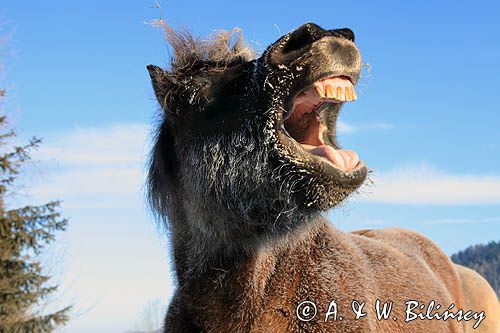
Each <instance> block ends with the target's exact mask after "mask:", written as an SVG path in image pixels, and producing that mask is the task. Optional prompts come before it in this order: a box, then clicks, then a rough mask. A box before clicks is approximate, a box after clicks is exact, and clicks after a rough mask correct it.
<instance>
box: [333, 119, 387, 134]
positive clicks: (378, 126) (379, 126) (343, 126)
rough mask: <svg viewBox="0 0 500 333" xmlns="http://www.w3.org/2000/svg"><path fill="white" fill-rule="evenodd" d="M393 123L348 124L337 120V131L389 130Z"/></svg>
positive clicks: (345, 132)
mask: <svg viewBox="0 0 500 333" xmlns="http://www.w3.org/2000/svg"><path fill="white" fill-rule="evenodd" d="M393 128H394V125H392V124H388V123H372V124H361V125H349V124H347V123H345V122H343V121H340V120H339V121H337V131H338V132H339V133H343V134H351V133H356V132H359V131H365V130H390V129H393Z"/></svg>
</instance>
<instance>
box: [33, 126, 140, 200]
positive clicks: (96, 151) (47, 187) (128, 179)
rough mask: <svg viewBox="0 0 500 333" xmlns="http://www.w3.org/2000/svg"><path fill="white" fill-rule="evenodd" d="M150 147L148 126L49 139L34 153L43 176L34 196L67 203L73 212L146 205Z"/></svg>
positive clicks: (84, 131) (80, 132)
mask: <svg viewBox="0 0 500 333" xmlns="http://www.w3.org/2000/svg"><path fill="white" fill-rule="evenodd" d="M147 145H148V127H147V126H146V125H143V124H122V125H112V126H108V127H102V128H79V129H76V130H74V131H71V132H64V133H58V134H56V135H51V136H48V137H45V138H44V142H43V143H42V145H41V147H40V149H39V150H38V151H37V152H36V153H35V154H33V159H34V160H35V161H39V162H40V163H39V164H38V165H37V169H36V170H37V173H38V174H40V177H37V178H39V179H38V181H35V182H34V186H32V187H31V190H30V193H31V194H32V195H33V196H35V197H36V198H38V199H40V200H43V201H47V200H52V199H56V198H60V199H63V200H64V206H65V207H71V208H78V207H80V208H82V207H87V208H88V207H96V208H103V207H104V208H105V207H106V205H109V204H113V205H114V206H115V205H116V204H117V203H118V204H119V203H120V202H122V204H126V203H125V202H124V198H128V199H130V200H142V198H141V197H142V188H143V184H144V178H145V176H144V174H145V172H144V170H145V163H146V156H147Z"/></svg>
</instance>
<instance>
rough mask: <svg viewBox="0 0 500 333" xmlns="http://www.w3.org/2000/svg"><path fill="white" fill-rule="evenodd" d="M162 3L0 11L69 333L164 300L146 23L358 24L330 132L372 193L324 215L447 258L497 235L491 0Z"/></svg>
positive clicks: (499, 177)
mask: <svg viewBox="0 0 500 333" xmlns="http://www.w3.org/2000/svg"><path fill="white" fill-rule="evenodd" d="M160 4H161V9H158V8H155V7H156V6H155V3H154V1H149V0H140V1H128V2H125V1H96V0H88V1H43V2H42V1H14V0H6V1H5V0H4V1H2V4H1V5H0V21H3V25H2V26H1V29H2V30H1V31H2V32H3V34H4V35H6V34H9V33H11V35H10V38H9V41H8V44H7V49H6V50H5V52H4V65H5V68H4V72H3V73H2V77H1V79H0V80H1V81H0V82H1V83H2V86H5V87H6V88H7V89H8V98H7V100H6V102H5V103H4V107H5V108H6V110H7V111H8V113H9V116H10V119H11V123H12V124H13V125H14V126H15V127H17V129H18V131H19V133H20V137H21V138H28V137H30V136H32V135H37V136H40V137H43V138H44V144H43V146H42V147H41V148H40V150H39V151H38V152H37V153H36V155H35V159H36V160H38V161H40V163H39V164H38V165H36V166H32V167H31V168H28V169H27V170H26V175H25V177H24V178H23V183H24V186H23V187H22V188H23V189H24V192H25V193H23V194H22V195H20V196H18V197H17V198H16V199H15V200H17V202H19V203H21V202H40V203H41V202H44V201H46V200H50V199H57V198H59V199H62V200H63V201H64V203H63V213H64V215H65V216H67V217H69V218H70V228H69V230H68V231H67V232H66V233H64V234H61V237H60V238H59V240H58V242H57V244H55V245H54V247H53V248H52V249H51V252H50V253H51V255H50V256H47V258H46V259H45V260H46V261H47V266H48V267H51V270H52V271H54V272H55V276H56V279H55V281H57V282H60V283H61V291H62V294H61V295H60V300H58V301H56V303H57V302H61V303H64V300H69V301H71V302H73V303H75V305H76V312H75V318H74V320H73V321H72V322H71V324H70V325H69V326H68V327H67V328H66V329H65V330H63V331H64V332H77V333H78V332H89V331H92V332H117V333H119V332H125V331H127V330H128V329H133V328H134V327H135V326H140V323H138V321H139V317H140V312H141V310H142V309H143V307H144V305H145V304H147V303H148V302H149V301H151V300H152V299H155V298H160V299H161V300H162V301H163V302H167V300H168V298H169V296H170V295H171V292H172V288H173V287H172V274H171V272H170V263H169V260H168V242H167V241H166V240H165V237H164V236H163V235H162V234H161V233H158V230H157V229H156V227H155V225H154V222H153V220H152V218H151V216H150V215H149V213H148V209H147V207H146V206H145V203H144V195H143V188H142V184H143V179H144V165H145V158H146V154H147V147H148V142H149V136H148V135H149V134H148V133H149V130H150V126H151V124H152V123H153V120H154V113H155V110H156V102H155V101H154V98H153V93H152V90H151V87H150V82H149V78H148V75H147V71H146V69H145V66H146V64H149V63H153V64H157V65H166V64H167V63H168V52H167V48H166V46H165V44H164V43H163V40H162V36H161V33H160V32H159V31H157V30H155V29H153V28H152V27H151V26H150V25H149V24H148V22H150V21H151V20H153V19H156V18H159V17H160V16H161V17H162V18H163V19H165V20H166V21H167V22H169V23H171V24H172V25H174V26H175V27H184V28H189V29H190V30H191V31H193V32H194V33H196V34H201V35H207V34H209V33H211V32H213V31H214V30H216V29H231V28H233V27H236V26H237V27H240V28H242V29H243V31H244V34H245V37H246V39H247V40H248V41H249V43H250V44H251V45H253V46H254V47H255V48H256V49H258V50H263V49H264V48H265V47H266V46H267V45H268V44H269V43H271V42H273V41H274V40H276V39H277V38H279V37H280V36H281V35H282V34H284V33H286V32H288V31H290V30H292V29H293V28H295V27H297V26H299V25H301V24H302V23H305V22H315V23H317V24H320V25H322V26H324V27H331V28H333V27H344V26H347V27H350V28H352V29H353V30H354V32H355V33H356V36H357V38H356V41H357V44H358V46H359V48H360V50H361V53H362V55H363V58H364V61H365V62H366V63H369V64H370V65H371V70H370V71H369V72H368V71H365V73H364V76H363V79H362V80H361V82H360V84H359V85H358V88H357V89H358V96H359V99H358V101H357V102H356V103H353V104H349V105H347V106H346V107H345V108H344V109H343V112H342V115H341V118H340V121H341V124H340V128H339V130H340V135H339V139H340V142H341V143H342V145H343V146H344V147H349V148H352V149H354V150H356V151H357V152H358V153H359V155H360V156H361V158H362V159H363V160H364V161H365V162H366V163H367V164H368V165H369V166H370V167H371V168H372V169H373V170H374V176H373V181H374V184H373V185H370V186H366V187H364V188H363V189H362V190H361V193H360V194H359V195H357V196H356V197H354V198H352V200H350V201H349V202H348V203H346V204H344V205H343V206H342V207H339V208H338V209H336V210H334V211H332V212H331V213H330V217H331V219H332V223H334V224H335V225H336V226H337V227H339V228H342V229H345V230H353V229H359V228H379V227H386V226H401V227H406V228H411V229H414V230H418V231H420V232H423V233H424V234H426V235H428V236H429V237H431V238H432V239H433V240H435V241H436V242H437V243H438V244H439V245H440V246H441V247H442V248H443V249H444V250H445V252H447V253H448V254H451V253H453V252H456V251H457V250H460V249H463V248H465V247H467V246H469V245H472V244H475V243H478V242H487V241H490V240H500V170H499V167H498V165H499V164H500V132H499V131H498V129H497V128H498V124H499V123H500V110H499V106H498V102H497V98H498V92H499V87H500V66H498V63H500V43H499V42H498V41H500V25H499V23H498V13H499V12H500V4H498V2H494V1H476V2H474V3H472V2H469V1H439V2H435V1H432V2H431V1H426V2H422V1H420V2H409V1H383V2H382V1H376V2H374V1H357V2H355V1H329V2H322V3H320V4H316V5H315V4H307V5H306V4H305V3H304V2H293V1H274V2H271V1H252V2H237V1H198V2H193V1H161V2H160ZM318 5H319V6H318ZM57 253H59V255H57V256H56V257H55V258H58V259H57V260H55V259H54V257H52V254H54V255H55V254H57ZM60 253H63V255H61V254H60ZM61 300H62V301H61Z"/></svg>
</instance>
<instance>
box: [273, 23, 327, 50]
mask: <svg viewBox="0 0 500 333" xmlns="http://www.w3.org/2000/svg"><path fill="white" fill-rule="evenodd" d="M321 31H323V29H321V28H320V27H319V26H317V25H316V24H314V23H307V24H304V25H303V26H301V27H300V28H298V29H297V30H295V31H294V32H292V33H291V34H290V37H289V38H288V40H287V41H286V43H285V45H284V47H283V53H288V52H293V51H296V50H300V49H302V48H304V47H307V46H309V45H311V44H312V43H313V42H315V41H316V40H317V39H319V38H320V37H321Z"/></svg>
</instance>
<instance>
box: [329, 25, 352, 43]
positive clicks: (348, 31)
mask: <svg viewBox="0 0 500 333" xmlns="http://www.w3.org/2000/svg"><path fill="white" fill-rule="evenodd" d="M333 31H334V32H336V33H338V34H339V35H341V36H342V37H344V38H347V39H349V40H350V41H352V42H354V32H353V31H352V30H351V29H349V28H342V29H335V30H333Z"/></svg>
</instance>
